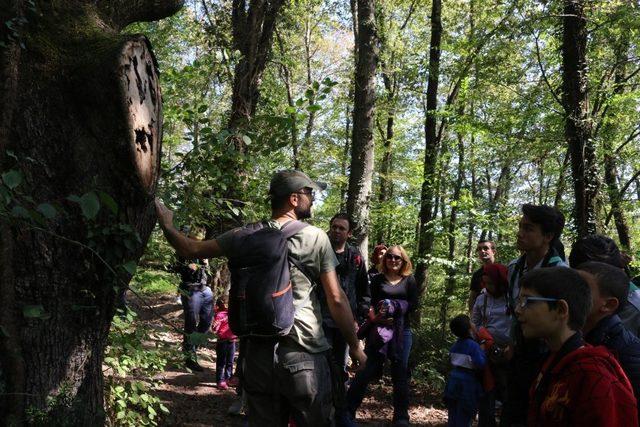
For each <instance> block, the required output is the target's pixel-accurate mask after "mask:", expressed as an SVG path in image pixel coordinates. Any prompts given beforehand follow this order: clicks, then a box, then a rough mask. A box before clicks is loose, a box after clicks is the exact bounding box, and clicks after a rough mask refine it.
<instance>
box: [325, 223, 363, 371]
mask: <svg viewBox="0 0 640 427" xmlns="http://www.w3.org/2000/svg"><path fill="white" fill-rule="evenodd" d="M352 229H353V223H352V222H351V219H350V218H349V216H348V215H347V214H345V213H338V214H336V215H334V216H333V218H331V222H330V223H329V233H328V234H329V240H330V241H331V246H332V247H333V252H334V253H335V255H336V258H337V259H338V266H337V267H336V273H338V278H339V279H340V285H341V287H342V290H343V291H344V293H345V294H346V295H347V299H348V300H349V306H350V307H351V313H352V314H353V317H354V319H356V321H357V322H358V324H360V323H362V322H363V321H364V318H365V316H366V315H367V313H368V312H369V306H370V304H371V292H370V290H369V278H368V276H367V268H366V266H365V263H364V259H363V258H362V254H361V253H360V251H359V250H358V249H357V248H356V247H355V246H352V245H350V244H349V243H347V241H348V240H349V238H350V237H351V230H352ZM323 300H324V298H320V301H323ZM322 328H323V329H324V334H325V336H326V337H327V340H328V341H329V344H331V347H332V349H333V357H334V359H335V361H336V363H337V364H338V366H339V367H341V368H342V370H343V371H346V368H347V357H348V355H349V352H348V348H347V343H346V341H345V340H344V338H343V337H342V334H341V333H340V330H339V329H338V327H337V325H336V323H335V322H334V321H333V319H332V318H331V313H330V312H329V308H328V307H327V305H326V304H324V303H323V305H322Z"/></svg>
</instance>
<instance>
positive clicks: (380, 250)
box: [367, 243, 389, 283]
mask: <svg viewBox="0 0 640 427" xmlns="http://www.w3.org/2000/svg"><path fill="white" fill-rule="evenodd" d="M387 249H389V248H387V245H385V244H384V243H380V244H378V245H376V247H375V248H373V252H372V253H371V258H369V270H368V271H367V274H368V275H369V283H371V280H373V278H374V277H375V276H377V275H378V274H380V271H381V270H382V261H384V254H385V253H387Z"/></svg>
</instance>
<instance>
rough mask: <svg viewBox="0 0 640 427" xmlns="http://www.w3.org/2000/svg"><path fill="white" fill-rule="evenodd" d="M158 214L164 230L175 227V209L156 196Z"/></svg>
mask: <svg viewBox="0 0 640 427" xmlns="http://www.w3.org/2000/svg"><path fill="white" fill-rule="evenodd" d="M155 202H156V214H157V215H158V224H160V227H162V228H163V229H164V230H166V229H168V228H171V227H173V211H172V210H171V209H169V208H168V207H166V206H165V205H164V203H162V201H161V200H160V199H158V198H157V197H156V199H155Z"/></svg>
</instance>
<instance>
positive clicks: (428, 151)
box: [416, 0, 442, 292]
mask: <svg viewBox="0 0 640 427" xmlns="http://www.w3.org/2000/svg"><path fill="white" fill-rule="evenodd" d="M441 13H442V2H441V0H433V3H432V5H431V41H430V44H429V80H428V83H427V102H426V108H425V109H426V117H425V123H424V133H425V152H424V171H423V183H422V191H421V194H420V217H419V223H420V232H419V234H418V253H417V257H416V258H417V260H418V262H417V267H416V280H417V282H418V286H419V287H420V289H421V291H422V292H424V291H425V290H426V288H427V262H426V258H427V256H428V255H429V254H430V253H431V251H432V249H433V225H432V223H431V222H432V220H433V218H434V216H433V203H434V197H435V196H436V195H435V194H434V189H435V179H436V165H437V163H438V140H437V137H436V127H437V122H436V110H437V108H438V82H439V78H440V53H441V52H440V45H441V40H442V21H441Z"/></svg>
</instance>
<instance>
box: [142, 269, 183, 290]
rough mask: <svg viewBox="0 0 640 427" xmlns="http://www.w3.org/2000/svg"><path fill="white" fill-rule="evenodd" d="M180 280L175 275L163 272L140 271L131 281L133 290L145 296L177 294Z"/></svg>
mask: <svg viewBox="0 0 640 427" xmlns="http://www.w3.org/2000/svg"><path fill="white" fill-rule="evenodd" d="M178 285H179V279H178V276H177V275H176V274H174V273H170V272H167V271H162V270H147V269H142V268H140V269H138V271H137V272H136V274H135V276H133V278H132V279H131V284H130V286H131V288H132V289H133V290H135V291H136V292H139V293H141V294H143V295H162V294H172V293H176V290H177V289H178Z"/></svg>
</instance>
